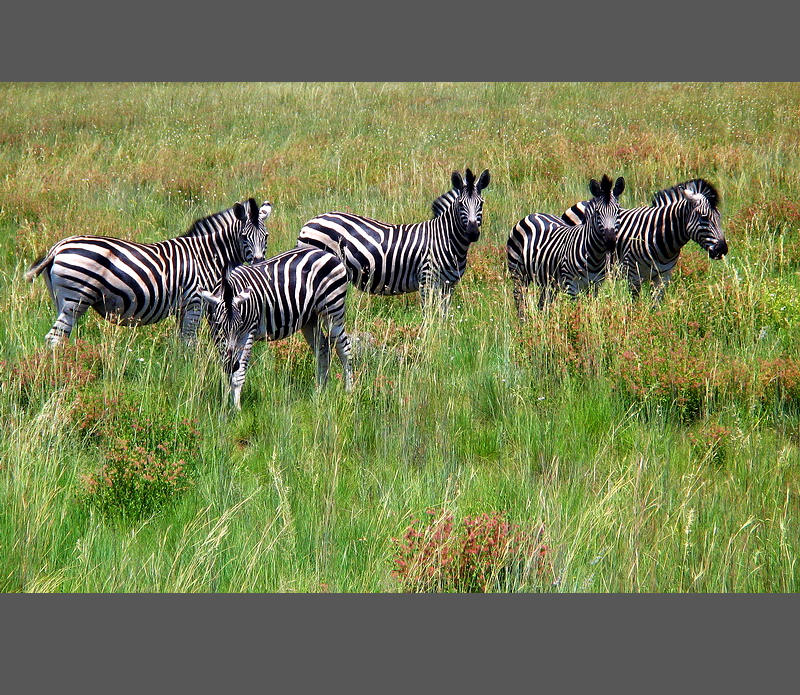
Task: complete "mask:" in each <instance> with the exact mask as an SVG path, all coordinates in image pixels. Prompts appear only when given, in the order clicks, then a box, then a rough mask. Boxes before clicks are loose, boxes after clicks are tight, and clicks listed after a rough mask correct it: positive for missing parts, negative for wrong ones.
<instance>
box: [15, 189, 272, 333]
mask: <svg viewBox="0 0 800 695" xmlns="http://www.w3.org/2000/svg"><path fill="white" fill-rule="evenodd" d="M271 211H272V206H271V205H270V203H269V202H268V201H265V202H264V203H263V204H262V205H261V207H260V208H259V206H258V204H257V203H256V201H255V200H254V199H253V198H250V199H249V200H247V201H245V202H244V203H236V204H235V205H234V206H233V207H232V208H230V209H228V210H223V211H222V212H218V213H215V214H213V215H211V216H209V217H204V218H202V219H199V220H197V221H196V222H195V223H194V224H193V225H192V226H191V228H190V229H189V231H188V232H186V233H185V234H183V235H182V236H179V237H175V238H173V239H167V240H166V241H159V242H157V243H153V244H139V243H136V242H133V241H125V240H123V239H115V238H113V237H102V236H89V235H80V236H71V237H68V238H66V239H62V240H61V241H59V242H57V243H56V244H55V245H53V246H52V247H51V248H50V250H49V251H48V252H47V253H46V254H45V255H44V256H42V257H41V258H40V259H39V260H37V261H36V262H35V263H34V264H33V265H32V266H31V267H30V269H29V270H28V271H27V272H26V273H25V279H26V280H28V281H29V282H32V281H33V279H34V278H35V277H36V276H37V275H39V274H40V273H42V272H44V281H45V283H46V284H47V289H48V290H49V291H50V296H51V298H52V299H53V303H54V304H55V306H56V311H57V312H58V315H57V317H56V320H55V323H53V327H52V328H51V329H50V332H49V333H48V334H47V336H46V337H45V341H46V342H47V343H48V344H50V345H55V344H56V343H58V342H60V341H61V340H62V339H64V338H69V335H70V333H71V332H72V328H73V326H74V325H75V323H76V322H77V321H78V319H79V318H80V317H81V316H82V315H83V314H84V313H85V312H86V311H87V310H88V309H89V307H92V308H93V309H94V310H95V311H96V312H97V313H98V314H100V315H101V316H103V317H104V318H106V319H109V320H115V321H118V322H119V323H121V324H123V325H129V326H130V325H141V324H148V323H155V322H156V321H161V319H163V318H165V317H166V316H168V315H170V314H175V315H176V316H177V318H178V325H179V329H180V332H181V335H182V336H183V338H184V340H186V341H187V342H188V341H191V340H193V339H194V338H195V336H196V335H197V327H198V324H199V322H200V317H201V315H202V300H201V299H200V289H201V288H208V287H213V286H214V284H215V283H217V282H218V281H219V278H220V277H221V274H222V270H223V268H224V267H225V266H226V265H228V264H239V263H244V262H247V263H252V262H254V261H259V260H263V258H264V251H265V249H266V245H267V236H268V235H269V232H268V231H267V229H266V227H265V225H264V223H265V221H266V219H267V218H268V217H269V215H270V212H271Z"/></svg>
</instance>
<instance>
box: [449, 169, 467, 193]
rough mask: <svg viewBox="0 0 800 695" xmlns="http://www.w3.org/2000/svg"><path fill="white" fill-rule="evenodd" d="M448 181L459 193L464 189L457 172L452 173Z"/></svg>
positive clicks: (462, 180) (462, 181)
mask: <svg viewBox="0 0 800 695" xmlns="http://www.w3.org/2000/svg"><path fill="white" fill-rule="evenodd" d="M450 181H451V182H452V184H453V188H455V189H456V190H457V191H458V192H459V193H460V192H461V189H462V188H464V179H462V178H461V174H460V173H459V172H457V171H454V172H453V175H452V176H451V177H450Z"/></svg>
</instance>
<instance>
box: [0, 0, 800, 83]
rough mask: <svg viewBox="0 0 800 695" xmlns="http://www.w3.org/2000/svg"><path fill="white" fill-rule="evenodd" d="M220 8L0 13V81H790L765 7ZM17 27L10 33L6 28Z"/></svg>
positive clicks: (780, 33) (789, 53) (774, 19)
mask: <svg viewBox="0 0 800 695" xmlns="http://www.w3.org/2000/svg"><path fill="white" fill-rule="evenodd" d="M643 7H644V6H643V5H641V4H640V3H631V2H628V3H625V2H621V3H616V4H612V5H598V4H597V3H591V4H589V3H584V4H583V5H581V4H576V3H574V2H573V3H548V4H535V3H527V4H526V3H518V2H510V0H501V1H500V2H493V3H480V4H475V5H474V6H472V7H469V6H468V5H467V4H466V3H462V4H459V5H452V4H441V5H433V4H431V3H428V4H427V5H425V6H422V7H417V8H415V7H414V5H413V4H411V3H402V4H397V3H395V4H384V5H374V4H373V5H371V6H365V7H360V8H359V7H352V8H349V7H347V6H346V5H344V6H343V5H342V3H336V4H327V5H325V6H320V5H318V4H316V5H313V6H311V5H305V4H298V3H294V4H293V3H288V4H287V3H281V4H280V5H278V4H272V5H270V6H269V7H263V8H259V9H258V10H255V9H251V8H249V7H248V6H243V5H242V4H241V3H227V4H226V5H225V6H224V8H217V10H216V12H215V13H211V12H209V11H208V10H203V9H201V7H200V6H199V5H192V6H188V7H175V6H171V5H168V4H166V3H160V4H159V5H158V6H157V9H153V10H150V11H149V12H148V11H147V9H146V8H145V7H144V6H143V5H142V4H141V3H138V4H136V5H115V6H114V7H113V11H112V9H111V6H109V5H107V4H104V5H100V6H99V7H98V8H97V10H95V11H94V12H91V13H86V11H85V10H84V13H83V14H81V12H80V9H79V10H77V11H76V10H75V7H74V5H64V4H60V5H57V6H54V7H52V8H49V9H47V10H46V11H45V10H44V9H43V8H42V7H41V4H40V3H26V4H20V3H12V4H11V5H9V7H8V8H5V9H4V25H5V27H6V31H5V32H4V33H3V37H2V41H0V80H38V81H41V80H90V81H98V80H139V81H146V80H154V79H157V80H174V81H186V80H250V81H261V80H266V81H285V80H296V81H306V80H322V81H327V80H354V81H383V80H402V81H420V80H426V81H453V80H458V81H461V80H466V81H470V80H472V81H494V80H523V81H529V80H534V81H536V80H578V81H595V80H639V81H642V80H664V79H669V80H687V81H694V80H697V81H708V80H793V79H797V77H798V72H799V71H798V61H797V56H796V51H795V50H794V46H795V41H796V40H795V37H794V34H795V33H796V29H795V27H796V22H794V21H791V18H790V17H789V16H788V14H787V13H795V14H796V12H797V10H796V9H793V8H790V7H789V6H788V5H786V4H785V3H783V4H780V5H779V4H778V3H777V2H775V0H766V2H765V1H762V2H759V3H757V4H755V5H752V6H749V7H741V6H737V7H736V9H735V11H733V6H731V5H729V4H723V3H720V2H714V3H710V2H694V3H689V4H686V3H683V4H681V3H671V4H670V3H661V4H659V5H654V6H652V9H647V10H644V9H643ZM15 27H16V29H15Z"/></svg>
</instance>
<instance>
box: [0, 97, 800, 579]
mask: <svg viewBox="0 0 800 695" xmlns="http://www.w3.org/2000/svg"><path fill="white" fill-rule="evenodd" d="M799 142H800V88H799V87H798V86H797V85H795V84H732V83H731V84H728V83H725V84H477V83H473V84H427V83H422V84H246V85H239V84H222V85H219V84H91V85H84V84H47V85H46V84H33V85H31V84H5V85H0V423H1V425H0V590H2V591H4V592H399V591H502V592H506V591H509V592H651V591H655V592H795V591H798V590H800V571H799V570H798V567H797V556H798V551H800V466H799V464H800V357H798V346H800V318H799V317H800V292H798V290H800V276H799V274H798V273H799V271H800V202H798V201H800V150H799V149H798V143H799ZM467 166H468V167H470V168H471V169H472V170H473V171H475V172H480V171H482V170H483V169H489V170H490V172H491V175H492V181H491V185H490V186H489V188H488V189H487V190H486V191H485V192H484V198H485V204H484V212H483V226H482V233H481V238H480V240H479V241H478V242H477V243H476V244H474V245H473V246H472V247H471V249H470V254H469V262H468V263H469V264H468V268H467V272H466V275H465V277H464V279H463V280H462V281H461V283H460V284H459V285H458V286H457V287H456V289H455V292H454V295H453V301H452V305H451V311H450V313H449V315H448V316H447V317H446V318H444V319H443V318H441V317H440V316H438V315H436V313H435V312H423V311H422V309H421V307H420V305H419V298H418V295H416V294H413V295H405V296H400V297H393V298H388V297H373V296H368V295H366V294H363V293H361V292H359V291H358V290H356V289H354V288H351V289H350V291H349V296H348V309H347V322H346V325H347V329H348V331H349V332H350V333H351V334H352V335H353V336H354V353H355V354H354V366H355V387H354V390H353V392H352V393H351V394H347V393H345V392H344V389H343V387H342V383H341V369H340V365H339V363H338V361H337V360H336V359H334V360H333V362H332V378H331V381H330V383H329V384H328V387H327V388H326V389H324V390H322V391H318V390H317V389H316V388H315V385H314V364H313V358H312V355H311V353H310V352H309V350H308V348H307V346H306V344H305V342H304V341H303V338H302V336H301V335H299V334H298V335H296V336H294V337H292V338H290V339H288V340H285V341H282V342H278V343H270V344H265V343H261V344H259V345H257V347H256V349H255V350H254V359H253V361H252V363H251V367H250V370H249V372H248V375H247V380H246V382H245V386H244V390H243V393H242V411H241V412H240V413H236V412H234V411H233V410H231V408H230V407H229V406H228V403H227V392H226V389H225V387H224V383H223V378H222V374H221V370H220V367H219V362H218V358H217V354H216V352H215V350H214V348H213V346H212V344H211V341H210V339H209V334H208V329H207V327H206V326H203V328H202V330H201V336H200V341H199V345H198V346H197V347H196V348H195V349H190V348H186V347H184V345H183V344H182V343H181V341H180V340H179V339H178V337H177V330H176V324H175V321H174V320H172V319H169V320H166V321H164V322H162V323H160V324H157V325H154V326H145V327H141V328H136V329H131V328H124V327H120V326H116V325H114V324H112V323H110V322H108V321H104V320H102V319H100V318H99V317H98V316H97V315H96V314H95V313H94V312H90V313H87V314H86V315H85V316H84V318H83V319H82V320H81V321H80V322H79V324H78V327H77V329H76V330H75V331H74V333H73V337H72V339H71V340H70V342H69V344H67V345H64V346H62V347H59V348H58V349H57V350H55V351H53V350H50V349H48V348H46V347H45V346H44V341H43V338H44V335H45V334H46V333H47V331H48V330H49V328H50V326H51V324H52V321H53V319H54V318H55V313H54V309H53V306H52V303H51V301H50V298H49V296H48V294H47V290H46V287H45V285H44V282H43V281H42V279H41V278H38V279H37V280H36V281H35V282H34V283H32V284H29V283H26V282H25V281H24V280H23V277H22V276H23V273H24V272H25V270H26V269H27V267H28V266H29V265H30V264H31V263H32V262H33V261H34V260H35V259H36V258H37V257H38V256H39V255H40V254H41V253H42V252H44V251H45V250H46V249H47V248H48V247H49V246H50V245H51V244H52V243H54V242H55V241H57V240H59V239H61V238H63V237H66V236H69V235H72V234H81V233H91V234H105V235H111V236H117V237H122V238H127V239H134V240H137V241H157V240H160V239H164V238H168V237H171V236H176V235H178V234H181V233H183V232H184V231H186V230H187V229H188V228H189V226H190V225H191V223H192V222H193V221H194V220H195V219H197V218H199V217H203V216H206V215H209V214H211V213H213V212H216V211H218V210H222V209H226V208H228V207H230V206H231V205H233V203H234V202H236V201H240V200H244V199H246V198H248V197H251V196H252V197H254V198H256V200H257V201H258V202H259V203H260V202H261V201H263V200H270V201H271V202H272V204H273V213H272V216H271V217H270V219H269V220H268V223H267V226H268V229H269V231H270V236H269V245H268V253H267V255H268V256H269V255H274V254H276V253H278V252H280V251H283V250H286V249H288V248H291V247H292V246H294V244H295V240H296V237H297V234H298V232H299V230H300V228H301V226H302V224H303V223H304V222H305V221H306V220H308V219H309V218H311V217H313V216H314V215H317V214H320V213H323V212H327V211H331V210H336V209H343V210H347V211H352V212H356V213H360V214H364V215H368V216H370V217H374V218H377V219H381V220H385V221H390V222H414V221H420V220H423V219H426V218H427V217H429V215H430V204H431V202H432V200H433V199H434V198H435V197H437V196H438V195H440V194H441V193H443V192H444V191H446V190H448V189H449V187H450V183H449V182H450V173H451V172H452V171H453V170H455V169H458V170H460V171H462V172H463V170H464V168H465V167H467ZM604 173H607V174H609V175H610V176H612V177H617V176H624V177H625V180H626V189H625V192H624V193H623V194H622V196H621V199H620V203H621V205H622V206H623V207H635V206H638V205H646V204H649V202H650V199H651V197H652V195H653V193H655V192H656V191H658V190H660V189H663V188H667V187H669V186H672V185H674V184H676V183H679V182H681V181H686V180H688V179H691V178H696V177H703V178H706V179H708V180H709V181H711V182H712V183H713V184H714V185H715V186H716V187H717V189H718V190H719V192H720V195H721V201H722V203H721V210H722V226H723V229H724V230H725V233H726V236H727V239H728V244H729V248H730V252H729V254H728V256H727V257H726V258H725V259H724V260H721V261H715V262H712V261H710V260H709V259H708V256H707V254H705V253H704V252H703V251H702V250H701V249H700V248H699V247H698V246H697V245H696V244H693V243H690V244H688V245H687V246H686V247H685V248H684V250H683V253H682V255H681V260H680V262H679V266H678V268H677V270H676V272H675V273H674V275H673V279H672V283H671V285H670V286H669V288H668V290H667V292H666V294H665V297H664V300H663V302H662V303H661V304H660V305H659V306H658V307H657V308H652V307H651V306H650V304H649V302H648V300H647V297H646V296H643V297H642V298H640V300H638V301H632V300H631V299H630V297H629V295H628V292H627V288H626V286H625V284H624V282H623V281H622V280H621V279H620V278H619V277H613V276H612V277H611V278H610V280H609V281H608V282H606V283H605V284H604V285H603V286H602V288H601V290H600V292H599V294H598V296H596V297H590V296H583V297H581V298H580V299H579V300H578V301H575V302H573V301H570V300H569V299H568V298H566V297H563V296H562V297H560V298H559V299H558V300H557V301H556V302H555V303H554V305H553V306H552V307H551V308H550V309H549V310H548V311H546V312H538V311H536V309H535V303H532V306H531V318H530V320H529V321H528V322H527V323H526V324H524V325H521V324H520V323H519V321H518V320H517V317H516V312H515V310H514V305H513V298H512V285H511V281H510V278H509V277H508V274H507V271H506V268H505V242H506V239H507V238H508V234H509V232H510V230H511V228H512V226H513V225H514V224H515V223H516V222H517V221H518V220H519V219H521V218H522V217H523V216H525V215H527V214H528V213H530V212H534V211H538V212H549V213H553V214H561V212H563V211H564V210H565V209H566V208H567V207H568V206H569V205H571V204H572V203H574V202H575V201H578V200H585V199H586V198H587V197H588V188H587V186H588V182H589V179H590V178H593V177H594V178H599V177H600V176H602V174H604ZM454 567H459V568H460V570H459V571H455V570H454V569H453V568H454Z"/></svg>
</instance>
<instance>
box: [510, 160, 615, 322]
mask: <svg viewBox="0 0 800 695" xmlns="http://www.w3.org/2000/svg"><path fill="white" fill-rule="evenodd" d="M624 189H625V179H623V178H622V177H619V178H618V179H617V181H616V183H615V184H614V187H613V189H612V182H611V179H610V178H609V177H608V176H605V175H604V176H603V179H602V181H601V182H600V183H598V182H597V181H596V180H595V179H592V180H591V182H590V183H589V191H590V192H591V193H592V195H593V196H595V197H594V198H593V199H592V200H590V201H589V202H588V203H587V207H586V214H585V217H584V220H583V222H582V223H581V224H580V225H568V224H566V223H565V222H564V221H563V220H561V219H559V218H558V217H555V216H553V215H547V214H544V213H533V214H532V215H528V216H527V217H525V218H524V219H522V220H520V221H519V222H518V223H517V225H516V226H515V227H514V229H513V230H512V231H511V235H510V236H509V238H508V242H507V244H506V258H507V262H508V270H509V272H510V274H511V277H512V279H513V281H514V301H515V303H516V306H517V314H518V315H519V317H520V319H524V318H525V309H524V299H525V289H526V288H527V287H528V285H529V284H530V283H531V282H535V283H536V284H537V285H538V286H539V287H540V288H541V294H540V295H539V308H540V309H543V308H544V307H545V306H546V305H547V304H548V303H549V302H550V301H552V299H553V297H554V296H555V293H556V292H557V291H558V290H559V289H562V290H564V291H565V292H567V293H568V294H569V295H570V296H572V297H575V296H577V295H578V293H579V292H581V291H582V290H584V289H586V288H587V287H589V286H590V285H591V286H592V287H593V288H597V286H598V285H599V284H600V283H601V282H602V281H603V279H604V278H605V276H606V273H607V268H608V258H607V256H608V254H609V253H611V252H613V250H614V243H615V240H616V232H617V213H618V211H619V202H618V200H617V198H618V197H619V195H620V194H621V193H622V191H623V190H624Z"/></svg>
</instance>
